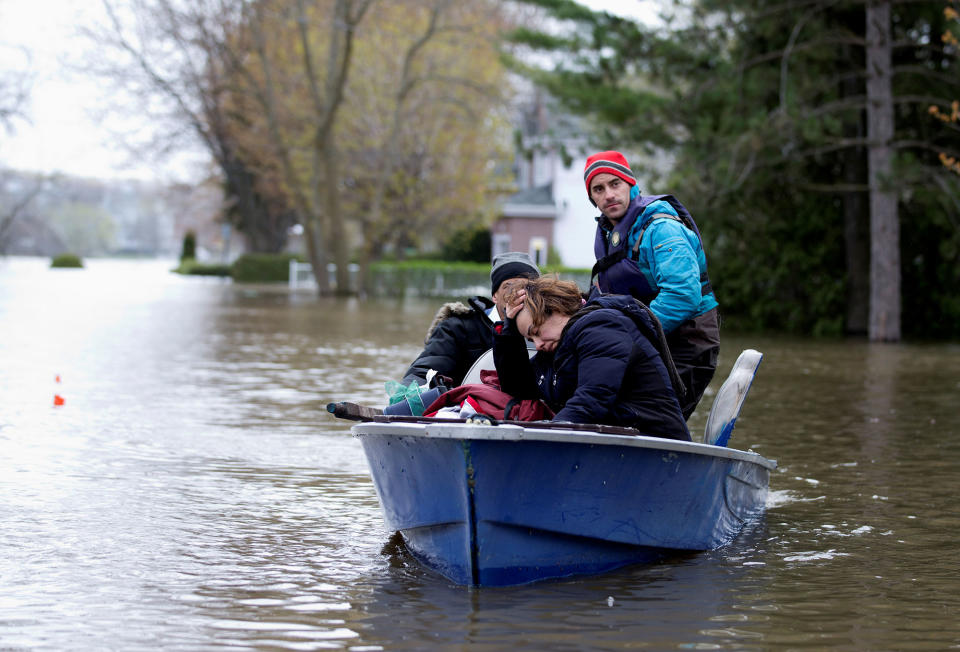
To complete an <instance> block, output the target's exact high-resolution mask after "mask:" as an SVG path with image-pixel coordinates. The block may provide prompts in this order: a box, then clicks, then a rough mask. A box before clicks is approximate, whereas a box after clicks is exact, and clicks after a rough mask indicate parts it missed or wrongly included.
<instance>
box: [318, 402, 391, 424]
mask: <svg viewBox="0 0 960 652" xmlns="http://www.w3.org/2000/svg"><path fill="white" fill-rule="evenodd" d="M327 412H329V413H330V414H332V415H333V416H335V417H337V418H338V419H349V420H350V421H373V418H374V417H377V416H380V415H382V414H383V410H381V409H380V408H375V407H367V406H366V405H357V404H356V403H350V402H348V401H341V402H339V403H327Z"/></svg>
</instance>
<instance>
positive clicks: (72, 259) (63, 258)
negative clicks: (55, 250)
mask: <svg viewBox="0 0 960 652" xmlns="http://www.w3.org/2000/svg"><path fill="white" fill-rule="evenodd" d="M50 267H83V260H81V258H80V256H78V255H76V254H60V255H58V256H54V257H53V259H52V260H51V261H50Z"/></svg>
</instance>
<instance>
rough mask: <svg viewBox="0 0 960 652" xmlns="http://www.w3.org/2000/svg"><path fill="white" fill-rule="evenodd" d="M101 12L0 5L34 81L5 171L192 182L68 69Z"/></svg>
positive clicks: (57, 4)
mask: <svg viewBox="0 0 960 652" xmlns="http://www.w3.org/2000/svg"><path fill="white" fill-rule="evenodd" d="M581 2H583V3H584V4H586V5H588V6H590V7H592V8H595V9H605V10H607V11H611V12H615V13H620V14H623V15H630V16H635V17H638V18H641V19H648V20H653V17H654V16H655V15H656V12H657V6H658V3H657V2H656V0H581ZM101 12H102V6H101V4H100V2H99V0H0V67H4V68H9V67H10V66H11V65H14V66H15V65H22V61H23V59H22V57H20V56H18V55H16V54H15V52H16V51H15V50H11V48H16V47H22V48H23V49H25V50H26V51H28V52H29V53H30V56H31V67H32V69H33V71H34V73H35V80H34V84H33V90H32V97H31V101H30V105H29V107H28V111H27V113H28V115H29V118H30V122H29V123H24V122H23V121H20V122H18V123H17V125H16V132H15V133H14V134H13V135H10V134H7V133H5V132H2V131H0V165H3V166H7V167H12V168H18V169H23V170H31V171H40V172H63V173H67V174H73V175H78V176H88V177H102V178H116V177H137V178H152V177H155V176H157V175H159V176H160V177H161V178H171V177H184V176H186V175H187V174H188V173H187V171H186V170H185V167H184V163H183V161H180V162H178V163H171V164H169V165H167V166H166V167H165V168H158V167H156V166H153V165H144V164H142V163H131V161H130V160H129V156H128V154H127V153H126V152H125V151H124V150H123V148H122V147H117V146H116V145H115V144H114V141H113V136H112V135H111V134H110V132H109V131H108V130H107V129H105V128H104V127H103V126H101V125H99V124H98V123H97V121H96V120H95V119H94V117H93V116H94V115H96V113H97V107H98V106H99V105H100V103H101V102H103V101H104V98H103V97H101V94H102V90H101V89H99V88H98V87H97V85H96V84H95V83H94V82H92V81H91V80H89V79H85V78H83V76H82V75H78V74H77V73H75V72H71V71H69V70H67V69H66V68H65V67H64V66H63V62H64V61H68V60H69V59H70V57H73V56H75V55H76V54H77V53H79V52H81V51H82V50H83V48H84V46H83V45H82V44H81V43H80V42H78V39H77V38H76V37H75V29H76V26H78V25H82V24H84V23H86V22H88V21H90V20H92V19H96V18H98V17H99V16H101V15H102V14H101ZM12 52H13V53H14V54H11V53H12ZM144 128H149V125H144Z"/></svg>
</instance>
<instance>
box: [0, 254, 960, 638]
mask: <svg viewBox="0 0 960 652" xmlns="http://www.w3.org/2000/svg"><path fill="white" fill-rule="evenodd" d="M46 264H47V261H45V260H43V261H41V260H18V259H6V260H4V259H0V649H4V650H20V649H24V650H25V649H56V650H62V649H71V650H74V649H76V650H88V649H89V650H102V649H114V650H148V649H149V650H153V649H158V648H159V649H184V650H199V649H213V648H231V649H255V648H256V649H289V650H311V649H322V648H338V647H339V648H349V649H353V650H372V649H413V648H424V647H431V648H449V649H478V650H482V649H488V650H495V649H501V648H505V647H507V646H510V647H512V648H526V649H568V650H578V649H620V648H648V649H657V650H662V649H676V648H681V649H690V648H695V649H713V648H722V649H738V648H749V649H757V650H768V649H796V648H811V649H826V648H838V649H848V650H878V649H943V648H947V647H957V646H960V623H958V618H957V614H958V613H960V561H958V560H960V543H958V541H957V536H958V535H957V533H958V532H960V509H958V508H957V506H956V501H957V495H958V494H960V469H958V464H960V410H958V407H957V404H958V397H960V346H958V345H956V344H953V345H942V344H941V345H897V346H872V345H867V344H865V343H860V342H819V341H810V340H797V339H785V338H764V337H747V338H741V337H735V336H733V335H731V334H725V335H724V340H723V342H724V353H723V356H722V360H721V368H722V370H723V372H724V375H725V372H726V370H728V369H729V366H730V365H731V364H732V363H733V360H734V359H735V357H736V354H737V353H739V351H740V350H741V349H742V348H745V347H748V346H749V347H753V348H757V349H759V350H761V351H763V352H764V353H765V358H764V362H763V364H762V365H761V367H760V372H759V375H758V378H757V382H756V384H755V385H754V387H753V389H752V391H751V394H750V396H749V398H748V399H747V402H746V406H745V408H744V411H743V414H742V416H741V420H740V422H739V424H738V428H737V430H736V431H735V432H734V435H733V440H732V444H733V445H735V446H738V447H752V448H753V449H754V450H756V451H758V452H760V453H762V454H763V455H765V456H767V457H771V458H775V459H777V460H778V461H779V464H780V467H779V469H778V470H777V472H775V473H774V474H773V476H772V478H771V489H772V492H771V499H770V504H769V509H768V513H767V516H766V518H765V519H764V520H763V521H762V522H759V523H757V524H755V525H754V526H753V527H751V528H750V529H749V530H747V531H745V532H744V533H743V535H742V536H741V537H740V538H739V539H737V540H736V541H735V542H734V543H733V544H731V545H729V546H727V547H726V548H723V549H721V550H717V551H714V552H709V553H704V554H697V555H691V556H688V557H683V558H679V559H675V560H671V561H669V562H667V563H663V564H659V565H656V566H652V567H632V568H627V569H623V570H620V571H617V572H614V573H610V574H607V575H601V576H595V577H588V578H581V579H574V580H568V581H559V582H550V583H543V584H539V585H532V586H525V587H515V588H509V589H480V590H469V589H465V588H462V587H456V586H451V585H449V584H448V583H447V582H446V581H445V580H443V579H442V578H439V577H437V576H435V575H432V574H430V573H429V572H427V571H424V570H423V569H421V568H420V567H419V566H418V565H417V564H416V563H415V562H413V561H411V560H410V559H409V558H408V557H407V555H406V554H405V553H404V552H403V550H402V549H400V548H398V547H397V546H394V545H391V544H390V537H391V533H390V532H388V531H387V530H386V529H385V527H384V525H383V521H382V518H381V514H380V508H379V505H378V503H377V498H376V494H375V492H374V489H373V485H372V484H371V481H370V478H369V475H368V473H367V468H366V462H365V460H364V459H363V455H362V452H361V449H360V445H359V442H357V441H355V440H354V439H353V438H352V437H351V436H350V434H349V425H350V424H349V423H348V422H342V421H336V420H335V419H333V418H332V417H330V416H329V415H327V414H326V412H325V411H324V406H325V404H326V403H327V402H328V401H331V400H344V399H347V400H354V401H358V402H361V403H368V404H382V402H383V400H384V398H385V395H384V394H383V389H382V388H383V381H385V380H387V379H391V378H396V377H397V376H399V375H400V374H401V373H402V371H403V370H404V369H405V366H406V363H408V362H409V361H410V360H411V359H412V358H413V356H414V355H415V354H416V353H417V351H418V350H419V343H420V342H421V340H422V336H423V331H424V330H425V328H426V326H427V324H428V323H429V321H430V318H431V317H432V314H433V311H434V310H435V308H436V302H433V301H424V302H407V303H405V304H399V303H391V302H369V303H361V302H357V301H345V300H319V299H316V298H315V297H313V296H312V295H309V294H298V295H291V294H290V293H289V292H287V291H286V290H285V289H278V288H272V289H271V288H245V287H239V286H233V285H231V284H229V283H223V282H221V281H218V280H210V279H198V278H180V277H177V276H175V275H172V274H168V273H166V271H165V270H166V269H167V268H168V267H169V266H170V264H163V263H157V262H130V261H96V260H92V261H89V263H88V268H87V269H85V270H81V271H68V270H49V269H47V268H46ZM58 374H59V375H60V378H61V382H59V383H57V382H55V377H56V376H57V375H58ZM54 394H60V395H61V396H63V397H64V399H65V404H64V405H63V406H61V407H54V406H53V396H54ZM705 418H706V415H705V413H704V411H703V410H701V411H700V412H698V413H697V414H695V415H694V417H693V419H692V424H693V426H694V428H695V429H696V430H698V431H700V430H702V427H703V423H704V420H705ZM608 597H612V598H613V603H612V605H610V604H609V602H608Z"/></svg>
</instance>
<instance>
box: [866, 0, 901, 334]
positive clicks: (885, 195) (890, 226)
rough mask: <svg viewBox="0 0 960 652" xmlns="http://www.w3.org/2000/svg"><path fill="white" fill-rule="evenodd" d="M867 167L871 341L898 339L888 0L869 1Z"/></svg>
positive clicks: (897, 250) (897, 246)
mask: <svg viewBox="0 0 960 652" xmlns="http://www.w3.org/2000/svg"><path fill="white" fill-rule="evenodd" d="M866 17H867V20H866V23H867V33H866V37H867V38H866V43H867V139H868V141H869V143H870V144H869V150H868V153H867V165H868V171H869V183H870V320H869V325H868V334H869V337H870V340H871V341H875V342H897V341H899V340H900V223H899V216H898V214H897V195H896V192H895V191H894V190H892V189H891V183H892V180H893V152H892V149H891V145H890V143H891V140H892V139H893V87H892V75H891V72H892V45H893V43H892V35H891V28H890V2H889V0H871V1H870V2H868V3H867V13H866Z"/></svg>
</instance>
